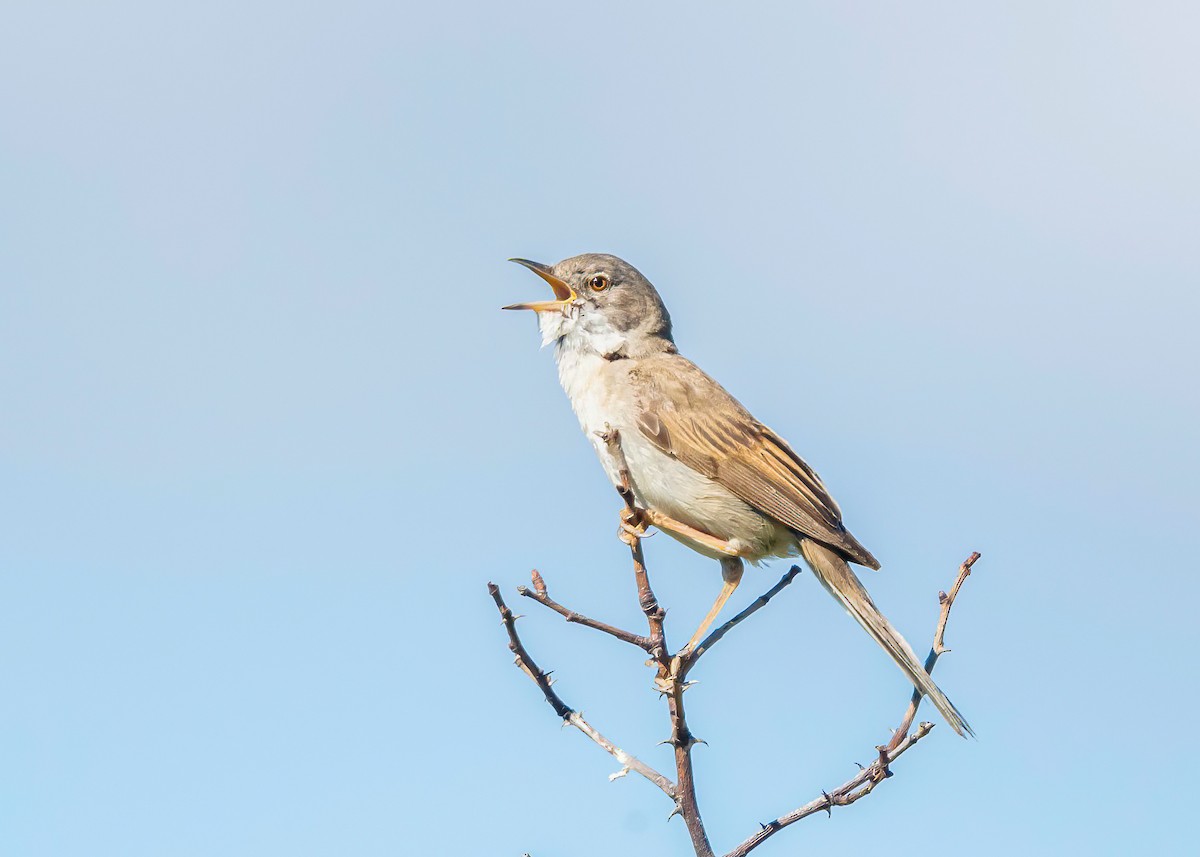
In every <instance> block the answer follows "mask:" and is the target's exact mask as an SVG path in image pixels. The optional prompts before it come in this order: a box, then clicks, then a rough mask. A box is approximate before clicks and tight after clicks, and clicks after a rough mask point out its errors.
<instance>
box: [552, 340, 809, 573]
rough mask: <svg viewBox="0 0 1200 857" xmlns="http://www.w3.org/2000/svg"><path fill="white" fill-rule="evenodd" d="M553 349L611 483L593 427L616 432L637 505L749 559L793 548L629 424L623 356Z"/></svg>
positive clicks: (611, 469)
mask: <svg viewBox="0 0 1200 857" xmlns="http://www.w3.org/2000/svg"><path fill="white" fill-rule="evenodd" d="M556 357H557V359H558V377H559V381H560V382H561V383H562V386H563V389H564V390H565V391H566V393H567V397H568V398H569V399H570V400H571V407H572V408H573V409H574V411H575V416H576V417H577V418H578V419H579V425H580V427H582V429H583V431H584V434H586V435H587V437H588V440H589V441H591V443H592V446H593V447H594V448H595V450H596V454H597V456H598V457H599V459H600V463H601V465H602V466H603V467H604V472H605V473H606V474H607V476H608V478H609V481H610V482H612V484H613V485H617V484H619V481H620V479H619V475H618V473H617V470H616V466H615V465H614V463H613V460H612V456H611V455H609V453H608V449H607V448H606V446H605V444H604V441H602V440H601V439H600V437H599V434H598V433H600V432H604V431H605V430H606V429H607V428H609V427H611V428H614V429H616V430H617V431H619V432H620V435H621V449H622V451H623V452H624V453H625V459H626V462H627V464H628V465H629V475H630V480H631V481H632V483H633V489H634V495H635V497H636V499H637V501H638V503H639V505H642V506H644V507H646V508H651V509H656V510H658V511H660V512H662V513H663V514H665V515H669V516H670V517H672V518H674V519H675V520H677V521H682V522H683V523H685V524H688V525H689V526H692V527H695V528H696V529H699V530H701V531H703V532H706V533H709V534H710V535H714V536H716V537H718V538H721V539H725V540H726V541H734V542H736V543H739V544H740V545H742V546H744V548H745V556H746V557H747V558H748V559H750V560H751V561H756V560H758V559H761V558H763V557H765V556H774V555H786V554H790V553H792V552H793V550H794V541H795V540H794V538H793V537H792V536H791V534H790V533H788V531H787V530H786V529H784V528H781V527H779V526H778V525H776V524H775V523H774V522H773V521H771V520H770V519H768V518H766V517H764V516H763V515H762V514H761V513H759V512H758V511H756V510H755V509H753V508H752V507H750V506H749V505H747V504H746V503H744V502H742V501H741V500H740V499H738V498H737V497H736V496H734V495H733V494H732V493H730V492H729V491H728V490H727V489H725V488H724V487H723V486H721V485H719V484H718V483H716V482H714V481H712V480H711V479H709V478H708V477H706V476H704V475H703V474H701V473H698V472H697V471H695V470H692V469H691V468H690V467H688V466H687V465H685V464H683V463H681V462H679V461H677V460H676V459H674V458H672V457H671V456H669V455H667V454H666V453H664V452H663V451H662V450H660V449H659V448H658V447H656V446H655V445H654V444H653V443H651V442H650V441H649V440H648V439H647V438H646V437H645V436H644V435H642V433H641V431H640V430H639V429H638V428H637V424H636V420H637V404H636V401H635V398H634V396H633V392H632V390H631V388H630V385H629V381H628V375H627V371H626V370H627V367H626V366H625V365H623V364H625V363H626V361H624V360H622V361H617V362H615V363H614V362H610V361H608V360H605V359H604V358H603V357H601V356H600V355H599V354H596V353H595V352H593V351H585V350H580V349H574V348H570V347H566V346H565V345H564V344H560V345H559V347H558V350H557V354H556ZM680 541H684V542H685V543H686V544H687V545H688V546H689V547H692V548H693V549H695V550H697V551H699V552H700V553H703V554H705V555H707V556H711V557H714V558H718V557H719V554H716V553H713V552H712V551H710V550H708V549H706V548H704V547H702V546H700V545H697V544H695V543H693V542H691V541H688V540H686V539H680Z"/></svg>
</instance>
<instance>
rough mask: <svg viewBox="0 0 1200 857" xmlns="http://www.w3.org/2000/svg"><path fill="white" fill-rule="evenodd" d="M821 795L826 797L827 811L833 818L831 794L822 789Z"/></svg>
mask: <svg viewBox="0 0 1200 857" xmlns="http://www.w3.org/2000/svg"><path fill="white" fill-rule="evenodd" d="M821 794H823V795H825V811H826V812H827V813H829V817H830V818H833V798H832V797H830V796H829V792H827V791H825V789H821Z"/></svg>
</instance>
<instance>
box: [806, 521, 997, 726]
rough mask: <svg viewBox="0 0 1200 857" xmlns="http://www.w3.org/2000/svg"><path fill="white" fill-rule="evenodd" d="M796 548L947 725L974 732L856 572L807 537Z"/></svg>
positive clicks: (842, 560) (826, 586)
mask: <svg viewBox="0 0 1200 857" xmlns="http://www.w3.org/2000/svg"><path fill="white" fill-rule="evenodd" d="M800 552H801V553H802V554H804V559H805V561H807V563H808V566H809V568H811V569H812V570H813V573H814V574H815V575H816V576H817V579H818V580H819V581H821V585H822V586H824V587H825V588H826V589H827V590H828V591H829V594H830V595H832V596H833V597H834V598H836V599H837V600H838V601H839V602H841V604H842V606H843V607H845V608H846V610H847V612H849V613H850V615H851V616H853V617H854V618H855V619H856V620H857V621H858V624H860V625H862V626H863V629H864V630H865V631H866V632H867V633H868V634H870V635H871V636H872V637H874V638H875V642H877V643H879V645H881V646H883V649H884V651H886V652H887V653H888V654H889V655H891V657H892V660H893V661H895V662H896V665H897V666H898V667H900V669H902V670H903V671H904V674H905V675H906V676H908V680H909V681H911V682H912V683H913V686H914V687H916V688H917V690H919V691H921V693H923V694H925V696H927V697H929V699H930V701H931V702H932V703H933V704H934V705H935V706H937V710H938V711H940V712H941V713H942V716H943V717H945V718H946V722H947V723H949V724H950V727H951V728H952V729H953V730H954V731H955V732H957V733H958V734H959V735H964V736H965V735H972V736H974V734H975V733H974V732H973V731H971V727H970V726H969V725H967V721H966V720H964V719H963V716H962V715H961V714H959V713H958V709H957V708H955V707H954V703H952V702H951V701H950V700H949V699H948V698H947V697H946V694H944V693H942V691H941V689H940V688H939V687H938V686H937V685H936V684H934V683H933V679H932V678H930V677H929V673H927V672H925V667H924V666H922V664H921V662H920V661H919V660H917V656H916V655H915V654H914V653H913V650H912V646H910V645H909V644H908V641H907V640H905V639H904V638H903V637H902V636H900V632H899V631H897V630H896V629H895V628H893V627H892V626H891V623H889V622H888V620H887V619H885V618H884V616H883V614H882V613H880V612H879V608H878V607H876V606H875V602H874V601H872V600H871V596H870V595H869V594H867V590H866V589H864V588H863V585H862V584H861V583H860V582H859V580H858V576H857V575H855V573H854V571H853V570H852V569H851V568H850V566H849V565H847V564H846V561H845V560H844V559H842V558H841V557H840V556H839V555H838V554H836V553H834V552H833V551H832V550H830V549H829V548H827V547H825V546H824V545H822V544H818V543H817V542H814V541H812V540H811V539H801V541H800Z"/></svg>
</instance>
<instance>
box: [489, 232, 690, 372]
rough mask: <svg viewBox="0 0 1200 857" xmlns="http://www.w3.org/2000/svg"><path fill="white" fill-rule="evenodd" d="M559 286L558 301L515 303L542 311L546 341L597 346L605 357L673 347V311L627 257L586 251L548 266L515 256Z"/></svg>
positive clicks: (540, 318)
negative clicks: (621, 257)
mask: <svg viewBox="0 0 1200 857" xmlns="http://www.w3.org/2000/svg"><path fill="white" fill-rule="evenodd" d="M510 261H513V262H516V263H517V264H519V265H524V266H525V267H526V268H528V269H529V270H531V271H533V272H534V273H535V274H537V275H538V276H539V277H541V278H542V279H543V280H545V281H546V282H547V283H549V284H550V287H551V288H552V289H554V297H555V300H552V301H540V302H537V303H526V304H513V305H511V306H506V307H504V309H530V310H533V311H535V312H536V313H537V315H538V326H539V327H540V328H541V331H542V342H543V344H548V343H550V342H556V343H558V344H559V346H561V347H566V348H579V349H585V350H591V351H596V352H598V353H600V354H602V355H604V356H606V357H638V356H642V355H645V354H649V353H654V352H663V351H674V350H675V342H674V340H673V339H672V338H671V316H670V315H669V314H668V313H667V308H666V307H665V306H663V302H662V298H660V297H659V296H658V292H657V291H655V289H654V286H652V285H651V284H650V281H649V280H647V279H646V278H645V277H643V276H642V273H641V271H639V270H638V269H637V268H635V267H633V265H630V264H629V263H628V262H626V261H625V260H624V259H618V258H617V257H616V256H610V255H608V254H606V253H584V254H583V255H581V256H572V257H571V258H570V259H563V260H562V261H561V262H559V263H558V264H557V265H553V266H548V265H542V264H539V263H537V262H530V261H529V260H528V259H511V260H510Z"/></svg>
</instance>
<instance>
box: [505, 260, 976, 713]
mask: <svg viewBox="0 0 1200 857" xmlns="http://www.w3.org/2000/svg"><path fill="white" fill-rule="evenodd" d="M510 261H512V262H516V263H517V264H519V265H522V266H524V267H526V268H528V269H529V270H531V271H533V273H535V274H537V275H538V276H539V277H541V278H542V279H543V280H545V281H546V282H547V283H548V284H549V285H550V288H551V289H552V290H553V292H554V299H553V300H543V301H535V302H531V303H517V304H510V305H509V306H506V307H503V309H506V310H531V311H533V312H534V313H535V314H536V316H537V321H538V328H539V330H540V333H541V339H542V345H543V346H553V348H554V356H555V361H556V363H557V366H558V377H559V381H560V383H561V384H562V387H563V389H564V391H565V392H566V394H567V397H568V398H569V399H570V402H571V407H572V409H573V410H574V412H575V415H576V417H577V418H578V420H579V424H580V426H581V427H582V428H583V431H584V433H585V434H586V435H587V437H588V438H589V439H590V440H591V442H592V444H593V446H594V447H595V449H596V452H597V454H598V455H599V457H600V462H601V464H602V466H603V467H604V469H605V472H606V474H607V476H608V478H609V480H610V481H612V483H613V484H614V485H616V486H619V485H621V484H622V474H621V473H620V472H619V470H620V468H619V467H618V465H617V463H616V461H615V460H614V457H613V456H612V455H611V454H610V451H609V450H608V448H607V445H606V443H605V441H604V438H605V437H609V436H611V435H610V433H611V432H612V431H613V430H615V432H616V435H617V436H618V437H619V439H620V446H621V452H622V453H623V455H624V458H625V469H626V471H627V478H628V480H629V487H630V488H631V489H632V492H633V496H634V499H635V501H636V504H637V506H638V507H639V508H641V509H644V510H646V513H647V516H648V520H649V521H650V522H651V523H652V524H653V525H654V526H656V527H657V528H658V529H659V530H661V531H663V532H666V533H667V534H668V535H670V536H671V537H673V538H675V539H677V540H678V541H680V542H682V543H683V544H685V545H687V546H688V547H690V548H692V549H693V550H695V551H696V552H698V553H700V554H702V555H704V556H707V557H710V558H713V559H716V560H718V561H719V562H720V566H721V577H722V587H721V591H720V594H719V595H718V596H717V599H716V602H715V603H714V604H713V607H712V609H711V610H710V611H709V613H708V615H707V616H706V617H705V619H704V621H703V622H702V623H701V625H700V627H699V628H698V629H697V631H696V633H695V634H693V635H692V638H691V641H690V642H689V643H688V645H687V646H685V647H684V649H683V650H682V651H684V652H687V651H691V650H692V649H693V648H694V646H695V645H696V643H697V642H698V641H699V640H701V639H702V638H703V635H704V632H705V631H707V630H708V627H709V626H710V625H711V624H712V622H713V621H714V620H715V619H716V617H717V616H718V615H719V613H720V612H721V609H722V608H723V607H724V605H725V602H726V601H727V600H728V599H729V596H730V595H732V594H733V592H734V590H736V589H737V587H738V584H739V583H740V582H741V580H742V576H743V572H744V569H745V565H744V563H745V562H750V563H752V564H755V565H757V564H758V563H759V562H760V561H762V560H767V559H771V558H778V557H792V556H797V555H799V556H801V557H803V559H804V561H805V564H806V565H808V567H809V568H810V569H812V572H813V574H814V575H815V576H816V578H817V579H818V580H819V581H820V582H821V584H822V585H823V586H824V588H825V589H826V590H827V591H828V592H829V593H830V594H831V595H832V596H833V597H834V599H836V600H837V601H838V602H840V603H841V605H842V606H843V607H844V608H845V609H846V611H847V612H848V613H849V614H850V615H851V616H852V617H853V618H854V619H855V620H856V621H857V622H858V624H859V625H861V626H862V627H863V629H864V630H865V631H866V632H867V633H868V634H869V635H870V636H871V637H872V638H873V639H874V640H875V641H876V642H877V643H878V644H879V645H880V646H881V647H882V648H883V649H884V651H886V652H887V654H888V655H889V656H890V657H891V659H892V660H893V661H894V662H895V663H896V665H897V666H898V667H899V668H900V669H901V671H902V672H903V673H904V674H905V676H906V677H907V678H908V680H909V681H910V682H911V683H912V684H913V686H914V687H915V688H916V689H917V690H918V691H919V692H920V693H922V694H923V695H925V696H926V697H928V698H929V699H930V701H931V702H932V703H933V704H934V705H935V706H936V707H937V709H938V711H939V712H941V714H942V716H943V717H944V718H945V719H946V722H947V723H949V724H950V726H951V727H952V728H953V729H954V731H955V732H957V733H958V734H959V735H966V734H972V735H973V734H974V733H973V732H972V731H971V727H970V726H969V725H968V724H967V722H966V720H965V719H964V718H963V716H962V714H961V713H959V711H958V709H957V708H955V706H954V704H953V703H952V702H951V701H950V700H949V698H947V696H946V695H945V694H944V693H943V692H942V690H941V689H940V688H939V687H938V686H937V685H936V684H935V683H934V681H933V679H932V678H931V677H930V675H929V673H927V672H926V671H925V669H924V667H923V666H922V664H921V662H920V661H918V660H917V656H916V654H915V653H914V652H913V650H912V647H911V646H910V645H909V644H908V642H907V641H906V640H905V639H904V637H903V636H902V635H901V634H900V632H899V631H897V630H896V629H895V628H894V627H893V626H892V624H891V623H890V622H888V620H887V619H886V618H885V617H884V615H883V614H882V613H881V612H880V610H879V608H878V607H876V606H875V602H874V601H873V600H872V599H871V596H870V594H869V593H868V592H867V590H866V588H865V587H864V586H863V585H862V582H861V581H860V580H859V578H858V576H857V575H856V574H855V572H854V570H853V569H852V568H851V567H850V564H851V563H854V564H856V565H860V566H865V567H867V568H870V569H874V570H878V569H879V568H880V564H879V561H878V560H876V559H875V557H874V556H872V554H871V552H870V551H868V550H867V549H866V548H865V547H864V546H863V545H862V543H860V542H859V541H858V539H856V538H855V537H854V536H853V535H851V533H850V531H849V530H848V529H846V526H845V524H844V523H843V522H842V512H841V509H840V508H839V507H838V504H837V503H836V502H835V501H834V499H833V497H832V496H831V495H830V493H829V491H828V490H827V489H826V487H825V484H824V483H823V482H822V481H821V478H820V477H819V476H818V475H817V473H816V471H814V470H813V469H812V468H811V467H809V465H808V464H807V463H805V461H804V460H803V459H802V458H801V457H800V456H799V455H797V454H796V452H795V451H793V450H792V447H791V446H789V445H788V443H787V441H786V440H784V439H783V438H782V437H781V436H780V435H778V434H776V433H775V432H774V431H772V430H771V429H770V428H768V427H767V426H765V425H764V424H762V423H761V422H759V421H758V420H757V419H755V418H754V416H753V415H751V413H750V412H749V411H748V410H747V409H746V408H745V407H743V406H742V404H741V403H740V402H739V401H738V400H737V399H735V398H734V397H733V396H732V395H730V394H729V393H728V392H726V390H725V388H724V387H722V386H721V385H720V384H719V383H717V382H716V381H715V380H713V379H712V378H711V377H709V376H708V375H707V374H705V373H704V372H703V371H702V370H701V369H700V368H699V367H698V366H697V365H696V364H695V363H693V362H692V361H690V360H688V359H687V358H686V357H684V356H683V355H682V354H680V353H679V349H678V348H677V347H676V344H675V339H674V336H673V333H672V329H671V316H670V314H669V313H668V312H667V308H666V306H665V305H664V304H663V301H662V298H661V297H660V296H659V294H658V291H657V290H656V289H655V288H654V286H653V285H652V284H651V283H650V281H649V280H648V279H646V277H645V276H643V275H642V273H641V272H640V271H638V270H637V268H635V267H634V266H633V265H631V264H629V263H628V262H626V261H624V260H623V259H620V258H618V257H616V256H612V255H609V254H604V253H585V254H582V255H579V256H572V257H571V258H569V259H564V260H563V261H561V262H558V263H557V264H554V265H546V264H542V263H539V262H532V261H530V260H528V259H511V260H510Z"/></svg>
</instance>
